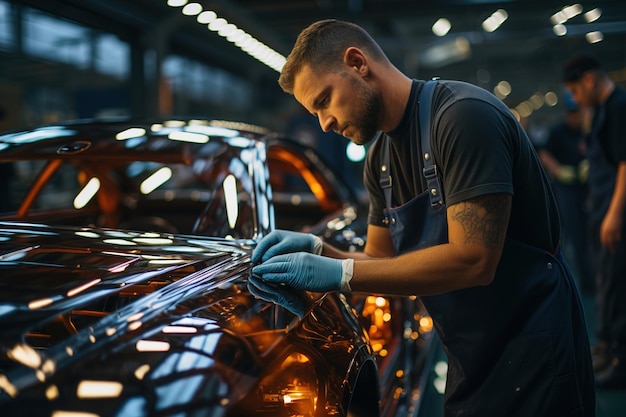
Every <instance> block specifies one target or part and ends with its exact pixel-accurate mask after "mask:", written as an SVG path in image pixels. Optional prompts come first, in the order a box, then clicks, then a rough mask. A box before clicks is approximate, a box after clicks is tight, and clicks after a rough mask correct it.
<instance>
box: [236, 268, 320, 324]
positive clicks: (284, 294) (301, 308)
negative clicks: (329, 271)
mask: <svg viewBox="0 0 626 417" xmlns="http://www.w3.org/2000/svg"><path fill="white" fill-rule="evenodd" d="M248 291H250V294H252V295H254V296H255V297H257V298H260V299H262V300H265V301H269V302H272V303H275V304H278V305H279V306H281V307H284V308H286V309H287V310H289V311H291V312H292V313H293V314H295V315H296V316H298V318H300V319H301V318H302V317H304V314H305V313H306V311H307V305H308V304H310V302H309V303H307V302H306V300H305V299H304V296H303V295H302V294H300V293H299V292H298V290H295V289H293V288H291V287H287V286H285V285H280V284H279V285H276V284H270V283H268V282H266V281H263V280H262V279H261V278H258V277H255V276H254V275H250V277H249V278H248Z"/></svg>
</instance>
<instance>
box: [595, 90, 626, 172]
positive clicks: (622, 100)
mask: <svg viewBox="0 0 626 417" xmlns="http://www.w3.org/2000/svg"><path fill="white" fill-rule="evenodd" d="M602 107H604V109H603V111H604V123H602V124H601V126H600V127H599V130H598V133H597V135H598V136H597V137H598V140H599V141H600V143H601V145H602V147H603V149H604V151H605V153H606V156H607V159H608V160H609V161H610V162H611V163H612V164H613V165H615V166H617V165H619V163H620V162H624V161H626V90H624V89H622V88H620V87H619V86H616V87H615V89H614V90H613V92H612V93H611V95H610V96H609V98H608V99H607V100H606V101H605V102H604V104H603V105H602ZM598 113H599V112H598Z"/></svg>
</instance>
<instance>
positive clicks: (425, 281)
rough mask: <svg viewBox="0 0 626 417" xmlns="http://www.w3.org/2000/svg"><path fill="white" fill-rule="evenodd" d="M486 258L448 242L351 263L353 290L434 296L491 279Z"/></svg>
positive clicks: (492, 273)
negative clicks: (396, 255)
mask: <svg viewBox="0 0 626 417" xmlns="http://www.w3.org/2000/svg"><path fill="white" fill-rule="evenodd" d="M485 259H486V258H485V257H481V256H476V255H475V254H471V253H467V252H466V251H465V252H464V250H461V248H459V247H458V246H457V245H454V244H451V243H447V244H443V245H437V246H433V247H430V248H426V249H422V250H418V251H414V252H409V253H407V254H404V255H401V256H398V257H395V258H382V259H365V260H356V261H355V262H354V275H353V277H352V280H351V281H350V286H351V288H352V291H354V292H364V293H378V294H388V295H405V296H408V295H420V296H421V295H434V294H440V293H444V292H448V291H454V290H458V289H462V288H469V287H473V286H477V285H486V284H488V283H490V282H491V280H492V279H493V275H494V273H495V269H494V268H492V267H491V266H490V265H489V263H488V262H485Z"/></svg>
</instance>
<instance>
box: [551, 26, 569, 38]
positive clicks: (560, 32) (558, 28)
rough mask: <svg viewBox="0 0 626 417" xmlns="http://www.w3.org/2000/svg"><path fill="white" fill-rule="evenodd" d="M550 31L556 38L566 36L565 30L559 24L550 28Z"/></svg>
mask: <svg viewBox="0 0 626 417" xmlns="http://www.w3.org/2000/svg"><path fill="white" fill-rule="evenodd" d="M552 31H553V32H554V34H555V35H556V36H565V35H566V34H567V28H566V27H565V25H561V24H558V25H554V26H552Z"/></svg>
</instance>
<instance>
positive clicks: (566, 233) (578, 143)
mask: <svg viewBox="0 0 626 417" xmlns="http://www.w3.org/2000/svg"><path fill="white" fill-rule="evenodd" d="M562 107H563V109H564V115H563V120H561V121H560V122H559V123H557V124H556V125H555V126H553V127H552V129H550V133H549V135H548V140H547V141H546V143H545V144H544V145H542V146H539V147H538V153H539V158H540V159H541V163H542V164H543V166H544V168H545V169H546V171H548V174H550V176H551V177H552V179H553V182H552V189H553V190H554V196H555V197H556V201H557V204H558V205H559V216H560V218H561V231H562V234H561V244H562V249H563V252H564V254H565V257H566V258H567V260H568V263H569V264H570V265H571V266H572V268H573V270H574V275H575V276H576V278H577V282H578V284H579V288H580V289H581V291H583V292H586V293H589V294H592V293H595V283H594V273H593V268H592V262H591V259H590V256H591V252H590V245H589V233H588V232H589V226H588V225H589V221H588V201H587V177H588V174H589V163H588V161H587V159H586V144H585V141H586V135H587V133H588V131H589V124H590V122H591V119H590V117H591V114H590V112H589V109H588V108H586V107H581V106H579V105H578V104H577V103H576V102H575V101H574V99H573V98H572V95H571V94H569V93H567V94H565V95H564V96H563V100H562Z"/></svg>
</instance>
